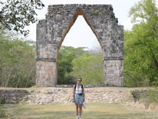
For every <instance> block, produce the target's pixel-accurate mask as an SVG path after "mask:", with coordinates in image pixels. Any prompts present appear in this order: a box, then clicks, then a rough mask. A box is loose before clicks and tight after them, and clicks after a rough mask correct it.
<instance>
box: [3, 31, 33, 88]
mask: <svg viewBox="0 0 158 119" xmlns="http://www.w3.org/2000/svg"><path fill="white" fill-rule="evenodd" d="M11 37H12V36H8V35H4V34H0V38H1V39H0V86H1V87H31V86H32V85H34V84H35V42H33V41H24V40H21V39H18V38H16V39H12V38H11Z"/></svg>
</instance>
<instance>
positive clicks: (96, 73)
mask: <svg viewBox="0 0 158 119" xmlns="http://www.w3.org/2000/svg"><path fill="white" fill-rule="evenodd" d="M102 60H103V56H102V55H100V54H95V55H90V54H89V52H88V51H85V52H84V54H82V55H81V56H80V57H77V58H75V59H74V60H73V61H72V65H73V71H72V72H71V75H73V76H74V77H76V78H78V77H82V78H83V84H95V85H99V84H103V66H102Z"/></svg>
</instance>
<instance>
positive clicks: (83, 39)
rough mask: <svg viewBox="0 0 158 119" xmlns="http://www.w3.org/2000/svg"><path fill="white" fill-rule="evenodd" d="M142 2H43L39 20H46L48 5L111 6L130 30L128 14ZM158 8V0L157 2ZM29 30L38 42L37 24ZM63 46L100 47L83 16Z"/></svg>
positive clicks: (77, 21) (115, 0)
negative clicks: (43, 5)
mask: <svg viewBox="0 0 158 119" xmlns="http://www.w3.org/2000/svg"><path fill="white" fill-rule="evenodd" d="M138 1H140V0H43V3H44V4H45V7H44V8H43V9H42V10H39V11H37V14H38V16H37V18H38V19H45V14H46V13H47V7H48V5H54V4H111V5H112V6H113V9H114V14H115V17H116V18H118V21H119V25H123V26H124V29H128V30H130V29H131V28H132V24H131V23H130V18H129V17H128V13H129V10H130V8H131V7H133V6H134V5H135V3H137V2H138ZM156 3H157V6H158V0H156ZM27 29H29V30H30V34H29V36H28V37H29V39H32V40H36V24H32V25H30V26H29V27H27ZM62 45H65V46H73V47H88V48H89V49H92V48H94V47H98V46H99V43H98V41H97V38H96V37H95V35H94V34H93V32H92V31H91V29H90V27H89V26H88V25H87V23H86V22H85V20H84V18H83V17H82V16H79V17H78V18H77V20H76V22H75V23H74V25H73V26H72V27H71V29H70V31H69V32H68V34H67V35H66V37H65V39H64V41H63V43H62Z"/></svg>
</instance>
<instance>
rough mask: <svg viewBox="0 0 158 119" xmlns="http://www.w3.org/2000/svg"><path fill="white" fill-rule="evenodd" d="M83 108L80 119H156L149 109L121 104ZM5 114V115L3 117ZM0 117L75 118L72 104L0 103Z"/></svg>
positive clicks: (99, 104)
mask: <svg viewBox="0 0 158 119" xmlns="http://www.w3.org/2000/svg"><path fill="white" fill-rule="evenodd" d="M87 105H88V107H87V108H86V109H83V116H82V119H158V114H157V113H154V112H151V111H144V110H138V109H134V108H133V107H126V106H124V105H122V104H103V103H90V104H87ZM5 116H6V117H5ZM0 118H1V119H75V105H74V104H50V105H19V104H4V105H0Z"/></svg>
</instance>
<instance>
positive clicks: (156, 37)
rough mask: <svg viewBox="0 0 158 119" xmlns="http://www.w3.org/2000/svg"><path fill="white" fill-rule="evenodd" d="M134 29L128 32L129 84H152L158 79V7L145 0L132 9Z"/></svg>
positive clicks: (127, 65)
mask: <svg viewBox="0 0 158 119" xmlns="http://www.w3.org/2000/svg"><path fill="white" fill-rule="evenodd" d="M130 16H131V18H132V22H133V23H135V25H134V27H133V28H132V31H125V33H124V39H125V70H124V72H125V85H127V86H149V85H153V84H154V83H155V82H157V81H158V73H157V72H158V22H157V20H158V9H157V8H156V3H155V1H154V0H141V1H140V2H138V3H137V4H136V5H135V6H134V7H132V8H131V10H130Z"/></svg>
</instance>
